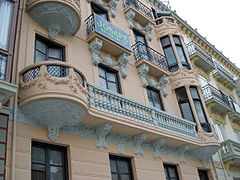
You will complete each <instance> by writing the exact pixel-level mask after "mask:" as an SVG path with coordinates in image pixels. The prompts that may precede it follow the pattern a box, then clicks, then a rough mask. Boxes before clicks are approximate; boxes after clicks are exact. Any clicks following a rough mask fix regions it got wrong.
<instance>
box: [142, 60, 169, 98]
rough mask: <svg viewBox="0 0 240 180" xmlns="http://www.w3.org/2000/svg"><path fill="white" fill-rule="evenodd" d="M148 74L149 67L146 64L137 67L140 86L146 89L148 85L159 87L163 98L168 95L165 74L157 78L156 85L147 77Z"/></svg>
mask: <svg viewBox="0 0 240 180" xmlns="http://www.w3.org/2000/svg"><path fill="white" fill-rule="evenodd" d="M148 72H149V66H148V65H147V64H145V63H144V64H142V65H141V66H139V67H138V76H139V78H140V80H141V83H142V86H143V87H144V88H146V87H147V86H148V85H151V86H153V87H158V86H160V87H161V89H162V92H163V96H164V97H166V96H167V95H168V93H167V90H166V86H167V83H168V76H167V75H166V74H163V75H161V76H159V77H158V83H156V81H155V80H154V79H153V77H152V76H150V77H147V74H148Z"/></svg>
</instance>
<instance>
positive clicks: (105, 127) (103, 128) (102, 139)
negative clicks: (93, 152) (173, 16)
mask: <svg viewBox="0 0 240 180" xmlns="http://www.w3.org/2000/svg"><path fill="white" fill-rule="evenodd" d="M111 128H112V125H111V124H108V123H105V124H102V125H100V126H97V127H96V138H95V144H96V146H97V147H98V148H100V147H104V148H105V149H107V148H108V144H107V142H106V136H107V134H108V133H109V132H110V129H111Z"/></svg>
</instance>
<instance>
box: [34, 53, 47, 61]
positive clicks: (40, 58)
mask: <svg viewBox="0 0 240 180" xmlns="http://www.w3.org/2000/svg"><path fill="white" fill-rule="evenodd" d="M46 60H47V59H46V56H45V54H43V53H41V52H39V51H36V57H35V62H41V61H46Z"/></svg>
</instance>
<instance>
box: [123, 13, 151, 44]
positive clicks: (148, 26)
mask: <svg viewBox="0 0 240 180" xmlns="http://www.w3.org/2000/svg"><path fill="white" fill-rule="evenodd" d="M125 16H126V19H127V22H128V27H129V28H130V29H133V28H136V29H137V30H139V31H144V32H146V35H147V38H148V40H149V41H151V40H152V35H151V32H152V30H153V25H152V23H150V22H149V23H147V24H146V26H145V27H142V26H141V25H140V24H139V23H138V22H135V21H134V20H133V19H134V17H135V12H134V11H133V10H132V9H130V10H129V11H128V12H127V13H126V15H125Z"/></svg>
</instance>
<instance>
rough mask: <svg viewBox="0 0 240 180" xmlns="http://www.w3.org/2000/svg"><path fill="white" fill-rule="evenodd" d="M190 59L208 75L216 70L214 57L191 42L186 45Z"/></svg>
mask: <svg viewBox="0 0 240 180" xmlns="http://www.w3.org/2000/svg"><path fill="white" fill-rule="evenodd" d="M186 48H187V51H188V54H189V57H190V59H191V61H192V62H193V63H194V64H195V65H196V66H198V67H200V68H201V69H202V70H203V71H205V72H206V73H210V72H211V71H212V70H214V69H215V65H214V63H213V59H212V56H210V55H209V54H208V53H206V52H205V51H204V50H203V49H202V48H201V47H200V46H198V45H197V44H195V43H194V42H189V43H188V44H187V45H186Z"/></svg>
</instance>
